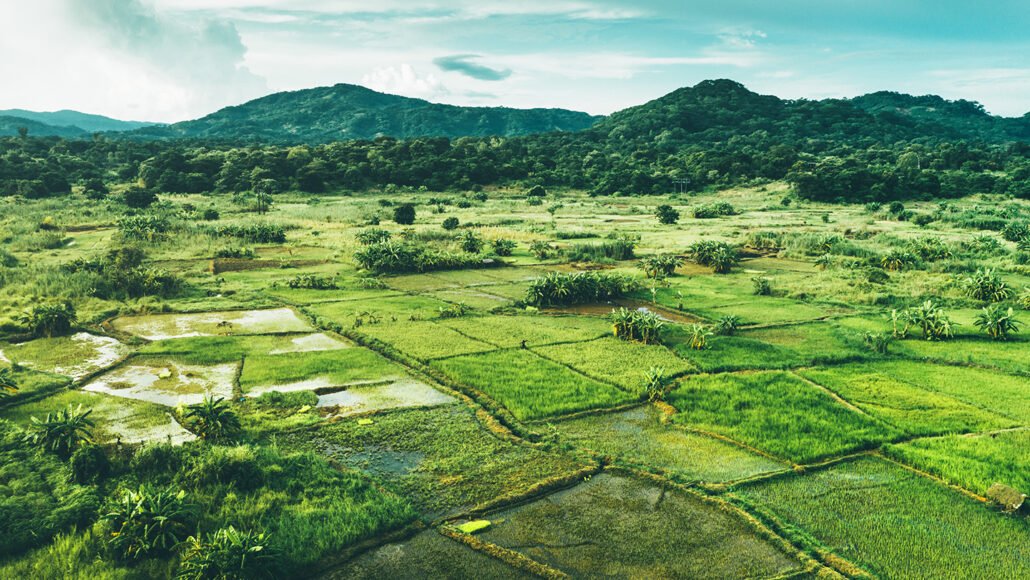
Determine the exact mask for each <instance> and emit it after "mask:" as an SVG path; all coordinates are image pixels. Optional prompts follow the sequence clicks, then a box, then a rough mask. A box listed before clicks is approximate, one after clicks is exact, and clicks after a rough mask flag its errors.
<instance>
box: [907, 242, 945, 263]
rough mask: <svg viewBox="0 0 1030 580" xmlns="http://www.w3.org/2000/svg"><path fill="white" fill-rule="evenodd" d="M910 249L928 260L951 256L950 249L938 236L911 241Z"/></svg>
mask: <svg viewBox="0 0 1030 580" xmlns="http://www.w3.org/2000/svg"><path fill="white" fill-rule="evenodd" d="M911 247H912V250H913V251H914V252H915V253H916V255H918V256H919V257H920V258H922V259H923V260H927V261H930V262H933V261H936V260H943V259H946V258H950V257H951V256H952V253H951V250H950V249H949V248H948V246H947V245H945V243H944V242H943V241H941V239H940V238H921V239H918V240H914V241H913V242H912V243H911Z"/></svg>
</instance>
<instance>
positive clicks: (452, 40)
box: [0, 0, 1030, 122]
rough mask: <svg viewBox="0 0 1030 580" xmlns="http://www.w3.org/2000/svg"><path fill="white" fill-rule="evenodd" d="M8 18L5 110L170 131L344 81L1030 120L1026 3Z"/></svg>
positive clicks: (189, 4)
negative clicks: (919, 102) (866, 106)
mask: <svg viewBox="0 0 1030 580" xmlns="http://www.w3.org/2000/svg"><path fill="white" fill-rule="evenodd" d="M977 5H979V7H978V6H977ZM987 6H989V8H988V7H987ZM0 22H4V23H5V24H6V26H5V30H4V34H3V35H0V78H4V79H16V81H14V82H5V83H4V84H3V85H0V109H2V108H12V107H20V108H28V109H36V110H53V109H60V108H72V109H78V110H83V111H86V112H94V113H101V114H106V115H110V116H114V117H120V118H133V119H145V120H154V121H166V122H170V121H178V120H183V119H188V118H195V117H198V116H202V115H204V114H206V113H208V112H211V111H213V110H216V109H218V108H220V107H223V106H226V105H231V104H237V103H240V102H243V101H245V100H248V99H250V98H254V97H257V96H261V95H264V94H268V93H270V92H275V91H280V90H295V89H302V88H308V87H313V86H320V85H330V84H334V83H338V82H345V83H354V84H362V85H365V86H368V87H370V88H373V89H376V90H381V91H385V92H391V93H397V94H403V95H408V96H415V97H421V98H426V99H429V100H432V101H437V102H447V103H454V104H462V105H504V106H513V107H563V108H569V109H576V110H583V111H588V112H590V113H597V114H604V113H610V112H612V111H615V110H618V109H621V108H625V107H627V106H632V105H636V104H640V103H643V102H645V101H647V100H649V99H653V98H656V97H658V96H661V95H663V94H665V93H667V92H669V91H672V90H674V89H676V88H679V87H681V86H685V85H692V84H695V83H697V82H698V81H700V80H703V79H707V78H732V79H734V80H738V81H740V82H743V83H744V84H745V85H747V86H748V87H749V88H751V89H752V90H755V91H758V92H762V93H768V94H775V95H778V96H780V97H784V98H802V97H804V98H825V97H841V96H854V95H859V94H863V93H867V92H871V91H875V90H880V89H887V90H897V91H902V92H908V93H913V94H926V93H935V94H940V95H942V96H945V97H947V98H953V99H954V98H965V99H970V100H977V101H980V102H981V103H983V104H984V105H985V106H986V107H987V109H988V110H989V111H991V112H993V113H996V114H1002V115H1007V116H1019V115H1022V114H1024V113H1026V112H1027V111H1030V57H1028V56H1027V55H1030V35H1028V34H1027V33H1026V31H1027V30H1030V3H1027V2H1016V1H1009V0H997V1H992V2H977V3H974V2H968V1H964V2H960V1H953V0H938V1H935V2H929V1H913V0H893V1H889V2H888V1H883V0H864V1H854V0H837V1H832V0H823V1H821V2H815V1H810V0H779V1H776V2H772V1H763V0H752V1H744V0H714V1H705V2H699V1H694V0H683V1H678V2H677V1H671V0H650V1H648V0H640V1H636V2H629V1H623V0H524V1H518V0H504V1H498V0H478V1H471V0H452V1H447V0H435V1H434V0H363V1H356V0H88V1H87V0H35V1H34V2H31V3H30V2H4V3H3V5H2V6H0Z"/></svg>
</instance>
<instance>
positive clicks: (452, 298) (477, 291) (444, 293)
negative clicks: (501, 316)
mask: <svg viewBox="0 0 1030 580" xmlns="http://www.w3.org/2000/svg"><path fill="white" fill-rule="evenodd" d="M490 288H492V286H483V287H474V288H460V289H456V290H434V291H431V292H429V293H428V294H427V295H428V296H432V297H433V298H436V299H438V300H444V301H446V302H452V303H454V304H464V305H466V306H471V307H472V308H475V309H477V310H483V311H487V310H493V309H494V308H500V307H502V306H506V305H508V304H509V303H510V300H508V299H507V298H503V297H501V296H494V295H493V294H490V293H489V292H490Z"/></svg>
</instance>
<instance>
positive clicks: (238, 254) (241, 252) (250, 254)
mask: <svg viewBox="0 0 1030 580" xmlns="http://www.w3.org/2000/svg"><path fill="white" fill-rule="evenodd" d="M215 257H216V258H234V259H237V260H244V259H245V260H253V259H254V258H257V252H255V251H254V250H252V249H250V248H233V247H229V248H219V249H218V250H216V251H215Z"/></svg>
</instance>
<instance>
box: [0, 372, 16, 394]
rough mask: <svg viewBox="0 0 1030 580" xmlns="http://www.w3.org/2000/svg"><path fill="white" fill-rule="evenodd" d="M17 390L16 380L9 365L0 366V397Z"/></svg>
mask: <svg viewBox="0 0 1030 580" xmlns="http://www.w3.org/2000/svg"><path fill="white" fill-rule="evenodd" d="M17 392H18V381H17V380H15V378H14V375H13V373H12V371H11V367H3V368H0V399H2V398H4V397H9V396H11V395H12V394H14V393H17Z"/></svg>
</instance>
